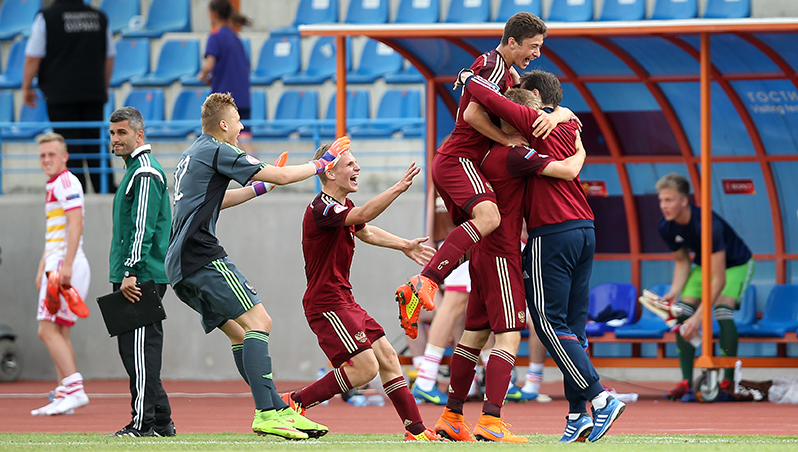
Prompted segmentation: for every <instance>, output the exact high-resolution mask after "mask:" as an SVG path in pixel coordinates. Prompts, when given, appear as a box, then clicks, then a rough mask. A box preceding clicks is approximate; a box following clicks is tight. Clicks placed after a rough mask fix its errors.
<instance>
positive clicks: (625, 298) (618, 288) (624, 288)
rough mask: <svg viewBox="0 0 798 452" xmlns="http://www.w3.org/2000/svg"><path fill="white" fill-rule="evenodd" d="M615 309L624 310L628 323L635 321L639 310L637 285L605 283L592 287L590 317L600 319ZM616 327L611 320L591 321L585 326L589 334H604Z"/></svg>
mask: <svg viewBox="0 0 798 452" xmlns="http://www.w3.org/2000/svg"><path fill="white" fill-rule="evenodd" d="M614 311H623V313H625V318H626V323H632V322H633V321H634V319H635V313H636V312H637V289H636V288H635V286H633V285H631V284H626V283H605V284H599V285H597V286H595V287H593V288H592V289H590V307H589V308H588V315H589V317H591V318H594V319H595V318H599V319H600V318H602V317H604V316H606V315H607V314H608V313H610V312H614ZM613 318H615V316H613ZM618 320H620V318H618ZM618 326H620V325H618ZM616 327H617V326H613V325H612V321H611V320H610V321H609V322H608V321H595V322H594V321H591V322H588V324H587V325H586V326H585V332H586V333H587V335H588V336H603V335H604V333H606V332H607V331H612V330H614V329H615V328H616Z"/></svg>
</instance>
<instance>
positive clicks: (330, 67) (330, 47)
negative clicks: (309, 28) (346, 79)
mask: <svg viewBox="0 0 798 452" xmlns="http://www.w3.org/2000/svg"><path fill="white" fill-rule="evenodd" d="M346 41H347V45H346V47H347V48H351V47H350V44H349V42H350V38H348V37H347V38H346ZM351 68H352V52H346V70H347V71H348V70H350V69H351ZM335 69H336V61H335V38H333V37H329V36H322V37H320V38H318V39H317V40H316V42H315V43H314V44H313V50H311V52H310V60H309V63H308V67H307V69H305V70H304V71H301V72H300V73H298V74H295V75H284V76H283V78H282V80H283V84H284V85H320V84H322V83H324V82H325V81H326V80H329V79H331V78H332V77H333V76H334V75H335Z"/></svg>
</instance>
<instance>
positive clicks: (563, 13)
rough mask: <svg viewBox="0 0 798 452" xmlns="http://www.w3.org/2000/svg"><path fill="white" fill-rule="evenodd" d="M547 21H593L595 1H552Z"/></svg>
mask: <svg viewBox="0 0 798 452" xmlns="http://www.w3.org/2000/svg"><path fill="white" fill-rule="evenodd" d="M546 20H547V21H554V22H587V21H590V20H593V0H552V1H551V9H550V10H549V17H548V18H547V19H546Z"/></svg>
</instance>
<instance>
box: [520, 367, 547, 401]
mask: <svg viewBox="0 0 798 452" xmlns="http://www.w3.org/2000/svg"><path fill="white" fill-rule="evenodd" d="M542 381H543V363H529V370H527V372H526V383H524V387H523V391H524V392H530V393H535V394H539V393H540V383H541V382H542Z"/></svg>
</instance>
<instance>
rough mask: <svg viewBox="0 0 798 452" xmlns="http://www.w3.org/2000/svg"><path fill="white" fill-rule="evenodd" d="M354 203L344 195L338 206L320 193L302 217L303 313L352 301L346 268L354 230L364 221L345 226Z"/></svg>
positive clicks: (331, 199)
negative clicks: (344, 198) (343, 199)
mask: <svg viewBox="0 0 798 452" xmlns="http://www.w3.org/2000/svg"><path fill="white" fill-rule="evenodd" d="M353 207H355V204H354V203H353V202H352V201H351V200H350V199H348V198H347V200H346V205H341V204H340V203H339V202H338V201H336V200H335V199H333V197H331V196H329V195H327V194H325V193H319V194H318V195H317V196H316V198H314V199H313V202H311V203H310V205H308V208H307V209H306V210H305V217H304V218H303V219H302V253H303V254H304V256H305V277H306V278H307V281H308V288H307V289H306V290H305V296H304V297H303V298H302V306H303V307H304V308H305V314H306V315H307V314H318V313H320V312H325V311H334V310H337V309H341V305H342V304H346V303H354V301H353V299H352V296H351V292H352V285H351V284H350V283H349V269H350V267H351V266H352V256H353V255H354V254H355V233H356V232H357V231H359V230H361V229H363V228H364V227H365V226H366V225H365V224H356V225H352V226H344V221H345V220H346V216H347V215H348V214H349V212H351V211H352V208H353Z"/></svg>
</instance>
